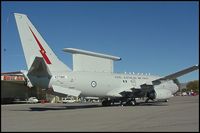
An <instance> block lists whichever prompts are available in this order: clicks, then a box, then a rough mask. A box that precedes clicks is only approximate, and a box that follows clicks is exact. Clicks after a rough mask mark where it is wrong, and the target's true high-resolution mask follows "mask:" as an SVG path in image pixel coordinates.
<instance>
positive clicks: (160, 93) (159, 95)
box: [154, 88, 172, 100]
mask: <svg viewBox="0 0 200 133" xmlns="http://www.w3.org/2000/svg"><path fill="white" fill-rule="evenodd" d="M154 90H155V99H158V100H160V99H167V98H170V97H172V93H171V91H170V90H167V89H160V88H154Z"/></svg>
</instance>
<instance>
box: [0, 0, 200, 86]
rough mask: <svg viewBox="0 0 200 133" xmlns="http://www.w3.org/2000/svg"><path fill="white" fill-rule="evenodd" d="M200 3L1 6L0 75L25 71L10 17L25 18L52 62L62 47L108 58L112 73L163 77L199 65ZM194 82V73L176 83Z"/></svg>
mask: <svg viewBox="0 0 200 133" xmlns="http://www.w3.org/2000/svg"><path fill="white" fill-rule="evenodd" d="M198 5H199V2H197V1H196V2H195V1H191V2H189V1H182V2H181V1H180V2H178V1H177V2H174V1H171V2H170V1H168V2H161V1H160V2H155V1H154V2H148V1H143V2H134V1H132V2H131V1H126V2H123V1H109V2H106V1H96V2H95V1H93V2H89V1H83V2H81V1H76V2H73V1H60V2H54V1H49V2H48V1H46V2H42V1H31V2H24V1H21V2H18V1H10V2H8V1H4V2H1V29H2V30H1V33H2V34H1V72H13V71H19V70H26V69H27V68H26V63H25V57H24V54H23V50H22V46H21V41H20V38H19V33H18V31H17V27H16V22H15V19H14V16H13V13H14V12H17V13H23V14H26V15H27V16H28V17H29V19H30V20H31V22H32V23H33V25H34V26H35V27H36V29H37V30H38V31H39V32H40V33H41V35H42V36H43V38H44V39H45V40H46V42H47V43H48V45H49V46H50V47H51V49H52V50H53V51H54V52H55V53H56V55H57V57H58V58H59V59H60V60H61V61H63V62H64V63H65V64H67V66H69V67H70V68H72V67H73V66H72V56H71V54H69V53H65V52H63V51H62V49H63V48H78V49H83V50H88V51H93V52H98V53H104V54H108V55H113V56H119V57H121V58H122V60H121V61H116V62H115V63H114V71H115V72H122V73H124V72H127V73H129V72H135V73H151V75H160V76H165V75H168V74H171V73H174V72H177V71H179V70H181V69H185V68H187V67H190V66H193V65H196V64H199V6H198ZM178 79H179V81H180V82H188V81H191V80H198V79H199V70H198V71H194V72H191V73H189V74H186V75H184V76H182V77H179V78H178Z"/></svg>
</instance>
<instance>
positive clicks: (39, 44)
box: [29, 27, 51, 64]
mask: <svg viewBox="0 0 200 133" xmlns="http://www.w3.org/2000/svg"><path fill="white" fill-rule="evenodd" d="M29 29H30V31H31V33H32V34H33V36H34V38H35V40H36V42H37V44H38V46H39V47H40V53H41V54H42V57H43V58H44V60H45V61H46V63H47V64H51V61H50V60H49V58H48V56H47V55H46V51H45V49H44V48H43V47H42V45H41V43H40V41H39V40H38V39H37V37H36V35H35V34H34V32H33V31H32V30H31V28H30V27H29Z"/></svg>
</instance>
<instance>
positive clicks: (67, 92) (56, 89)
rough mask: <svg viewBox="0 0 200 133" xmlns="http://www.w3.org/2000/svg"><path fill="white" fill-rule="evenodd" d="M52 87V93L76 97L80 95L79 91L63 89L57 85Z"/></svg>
mask: <svg viewBox="0 0 200 133" xmlns="http://www.w3.org/2000/svg"><path fill="white" fill-rule="evenodd" d="M52 87H53V90H54V92H57V93H61V94H65V95H70V96H75V97H78V96H79V95H80V93H81V91H78V90H74V89H69V88H64V87H61V86H57V85H52Z"/></svg>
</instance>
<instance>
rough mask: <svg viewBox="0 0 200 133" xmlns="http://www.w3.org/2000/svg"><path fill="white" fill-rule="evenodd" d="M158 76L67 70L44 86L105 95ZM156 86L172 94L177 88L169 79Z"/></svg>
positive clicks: (134, 86)
mask: <svg viewBox="0 0 200 133" xmlns="http://www.w3.org/2000/svg"><path fill="white" fill-rule="evenodd" d="M158 78H159V76H153V75H136V74H118V73H100V72H99V73H98V72H68V73H67V74H63V75H55V76H52V78H51V80H50V82H49V84H48V87H47V86H46V88H51V85H52V84H53V85H59V86H62V87H64V88H69V89H76V90H80V91H81V95H83V96H97V97H106V96H108V92H109V91H111V90H114V89H123V90H130V88H137V89H140V85H141V84H144V83H148V82H149V84H150V81H152V80H155V79H158ZM39 82H40V81H39ZM156 87H157V88H159V89H167V90H170V91H171V93H172V94H173V93H175V92H176V91H177V90H178V87H177V85H176V84H175V83H173V81H171V80H170V81H168V82H165V83H162V84H160V85H158V86H156ZM43 88H44V86H43Z"/></svg>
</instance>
